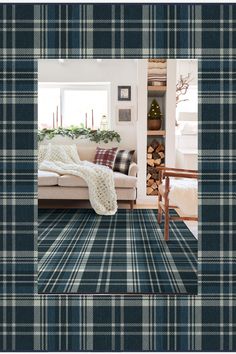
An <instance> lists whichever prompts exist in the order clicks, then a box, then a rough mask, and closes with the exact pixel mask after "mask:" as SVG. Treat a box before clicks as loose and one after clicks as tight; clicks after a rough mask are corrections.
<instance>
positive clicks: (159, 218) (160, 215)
mask: <svg viewBox="0 0 236 354" xmlns="http://www.w3.org/2000/svg"><path fill="white" fill-rule="evenodd" d="M161 201H162V196H161V194H159V195H158V214H157V222H158V224H160V223H161V221H162V207H161V206H160V202H161Z"/></svg>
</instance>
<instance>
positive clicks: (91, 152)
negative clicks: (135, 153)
mask: <svg viewBox="0 0 236 354" xmlns="http://www.w3.org/2000/svg"><path fill="white" fill-rule="evenodd" d="M77 149H78V153H79V156H80V159H81V160H87V161H91V162H93V160H94V156H95V151H96V146H81V145H77ZM113 174H114V182H115V189H116V194H117V200H118V201H126V202H129V203H130V207H131V209H132V208H133V204H134V202H135V201H136V195H137V190H136V187H137V164H136V163H135V162H132V163H131V165H130V168H129V173H128V175H125V174H123V173H120V172H113ZM38 199H40V200H46V199H47V200H49V199H50V200H53V199H64V200H69V199H70V200H88V199H89V195H88V187H87V184H86V181H85V180H83V179H82V178H81V177H77V176H72V175H62V176H60V175H58V174H57V173H54V172H46V171H40V170H39V171H38Z"/></svg>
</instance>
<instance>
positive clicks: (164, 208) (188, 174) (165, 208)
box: [157, 167, 198, 241]
mask: <svg viewBox="0 0 236 354" xmlns="http://www.w3.org/2000/svg"><path fill="white" fill-rule="evenodd" d="M158 170H159V176H160V182H161V184H163V183H164V188H163V189H162V188H158V215H157V220H158V223H159V224H160V223H161V221H162V212H164V214H165V229H164V239H165V241H168V240H169V222H170V221H182V220H188V221H197V220H198V217H197V216H196V217H195V216H170V214H169V210H170V209H179V207H178V206H177V205H170V204H169V192H170V177H178V178H181V177H182V178H194V179H198V174H197V171H196V170H185V169H179V168H170V167H159V168H158ZM159 187H160V186H159ZM162 200H164V203H163V201H162Z"/></svg>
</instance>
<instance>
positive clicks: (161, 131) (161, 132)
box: [147, 130, 166, 136]
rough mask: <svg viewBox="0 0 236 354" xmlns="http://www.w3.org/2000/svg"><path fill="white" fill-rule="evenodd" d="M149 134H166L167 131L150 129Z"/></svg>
mask: <svg viewBox="0 0 236 354" xmlns="http://www.w3.org/2000/svg"><path fill="white" fill-rule="evenodd" d="M147 135H149V136H156V135H157V136H165V135H166V131H165V130H148V131H147Z"/></svg>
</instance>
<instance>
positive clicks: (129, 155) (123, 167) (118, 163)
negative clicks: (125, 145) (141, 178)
mask: <svg viewBox="0 0 236 354" xmlns="http://www.w3.org/2000/svg"><path fill="white" fill-rule="evenodd" d="M134 151H135V150H131V151H129V150H119V151H118V152H117V155H116V159H115V165H114V168H113V170H114V171H117V172H121V173H124V174H126V175H127V174H128V172H129V165H130V163H131V162H132V159H133V155H134Z"/></svg>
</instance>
